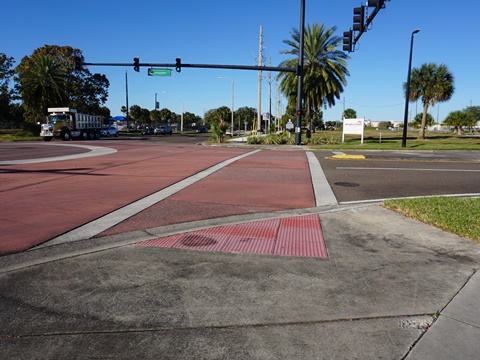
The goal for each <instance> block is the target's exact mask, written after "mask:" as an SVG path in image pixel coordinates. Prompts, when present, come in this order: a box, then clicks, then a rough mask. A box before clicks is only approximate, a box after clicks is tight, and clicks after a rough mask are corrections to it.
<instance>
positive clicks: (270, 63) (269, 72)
mask: <svg viewBox="0 0 480 360" xmlns="http://www.w3.org/2000/svg"><path fill="white" fill-rule="evenodd" d="M268 66H272V58H269V59H268ZM271 121H272V72H271V71H268V133H270V122H271ZM265 130H266V129H265Z"/></svg>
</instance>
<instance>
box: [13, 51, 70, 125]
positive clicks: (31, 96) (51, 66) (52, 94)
mask: <svg viewBox="0 0 480 360" xmlns="http://www.w3.org/2000/svg"><path fill="white" fill-rule="evenodd" d="M30 60H31V61H30V64H29V66H28V67H25V68H23V69H21V71H20V72H19V79H20V84H21V87H20V95H21V96H22V98H23V106H24V108H25V110H26V117H27V121H30V122H33V121H34V120H36V119H41V118H42V117H43V116H45V115H46V114H47V108H48V107H49V106H52V107H53V106H63V104H64V103H65V101H66V99H67V93H66V84H65V66H64V64H63V63H62V62H59V61H57V60H56V59H55V58H54V57H53V56H51V55H43V54H35V55H33V56H32V58H31V59H30Z"/></svg>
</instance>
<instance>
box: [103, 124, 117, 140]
mask: <svg viewBox="0 0 480 360" xmlns="http://www.w3.org/2000/svg"><path fill="white" fill-rule="evenodd" d="M100 135H102V136H107V137H110V136H118V129H117V128H116V127H114V126H108V127H104V128H102V129H101V130H100Z"/></svg>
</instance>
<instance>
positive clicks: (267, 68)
mask: <svg viewBox="0 0 480 360" xmlns="http://www.w3.org/2000/svg"><path fill="white" fill-rule="evenodd" d="M82 64H83V65H87V66H125V67H128V66H132V63H87V62H85V63H82ZM138 66H140V67H145V66H146V67H171V68H175V67H177V64H176V63H175V64H174V63H164V64H163V63H162V64H157V63H139V64H138ZM181 67H182V68H203V69H233V70H261V71H284V72H293V73H296V72H297V68H287V67H276V66H258V65H256V66H245V65H220V64H183V63H182V64H181Z"/></svg>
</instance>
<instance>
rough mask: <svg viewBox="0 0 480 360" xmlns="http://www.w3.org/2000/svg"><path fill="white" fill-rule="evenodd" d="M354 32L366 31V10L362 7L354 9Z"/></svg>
mask: <svg viewBox="0 0 480 360" xmlns="http://www.w3.org/2000/svg"><path fill="white" fill-rule="evenodd" d="M353 31H360V33H363V32H364V31H365V8H364V7H363V6H360V7H358V8H354V9H353Z"/></svg>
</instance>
